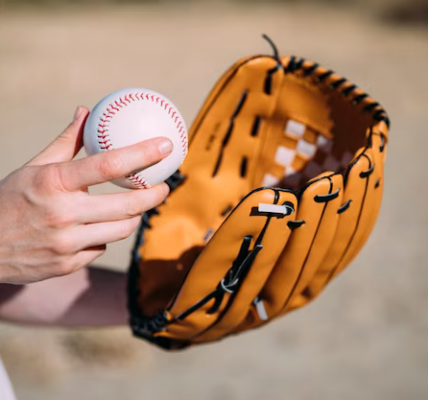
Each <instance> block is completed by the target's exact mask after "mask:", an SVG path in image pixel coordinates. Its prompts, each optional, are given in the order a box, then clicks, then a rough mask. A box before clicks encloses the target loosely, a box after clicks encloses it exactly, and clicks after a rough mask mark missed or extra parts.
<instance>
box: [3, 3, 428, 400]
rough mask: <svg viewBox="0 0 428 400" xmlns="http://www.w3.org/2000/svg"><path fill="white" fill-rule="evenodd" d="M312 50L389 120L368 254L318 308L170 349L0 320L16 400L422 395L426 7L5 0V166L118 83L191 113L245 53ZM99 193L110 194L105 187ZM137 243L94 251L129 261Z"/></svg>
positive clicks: (110, 333)
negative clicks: (381, 194)
mask: <svg viewBox="0 0 428 400" xmlns="http://www.w3.org/2000/svg"><path fill="white" fill-rule="evenodd" d="M262 33H267V34H269V35H270V36H271V37H272V38H273V39H274V40H275V42H276V44H277V45H278V47H279V48H280V51H281V53H282V54H295V55H299V56H304V57H306V58H308V59H312V60H316V61H318V62H320V63H322V64H323V65H325V66H328V67H331V68H333V69H335V70H336V71H338V72H339V73H341V74H343V75H344V76H346V77H348V78H349V79H350V80H352V81H355V82H357V83H358V84H359V85H360V86H361V87H362V88H364V89H367V90H368V91H369V93H370V94H371V95H372V96H373V97H374V98H375V99H377V100H378V101H380V102H381V103H382V104H383V105H384V107H385V108H386V110H387V111H388V112H389V114H390V116H391V120H392V132H391V141H390V145H389V148H388V161H387V165H386V189H385V198H384V203H383V208H382V211H381V215H380V218H379V221H378V223H377V226H376V228H375V231H374V233H373V234H372V236H371V238H370V239H369V242H368V244H367V245H366V246H365V247H364V249H363V251H362V252H361V254H360V255H359V256H358V257H357V259H356V260H355V261H354V262H353V263H352V265H351V266H350V267H349V268H348V269H347V270H346V272H344V273H343V274H342V275H341V276H340V277H339V278H338V279H337V280H336V281H335V282H333V284H332V285H331V286H330V288H329V289H328V290H327V291H326V292H325V293H323V294H322V295H321V296H320V298H319V299H318V300H317V301H315V302H314V303H313V304H311V305H309V306H308V307H306V308H305V309H303V310H300V311H298V312H296V313H293V314H291V315H289V316H287V317H286V318H283V319H282V320H280V321H278V322H275V323H273V324H271V325H269V326H268V327H266V328H264V329H262V330H258V331H256V332H251V333H248V334H245V335H242V336H240V337H239V338H232V339H229V340H226V341H225V342H222V343H219V344H215V345H207V346H204V347H199V348H194V349H191V350H188V351H185V352H183V353H178V354H168V353H165V352H163V351H160V350H157V349H156V348H154V347H152V346H150V345H148V344H146V343H144V342H142V341H139V340H136V339H132V337H131V335H130V333H129V331H128V329H127V328H126V327H124V328H115V329H103V330H61V329H56V330H53V329H35V328H26V327H18V326H12V325H8V324H0V356H1V357H2V358H3V361H4V363H5V365H6V368H7V369H8V371H9V372H10V375H11V379H12V381H13V384H14V386H15V389H16V392H17V396H18V399H20V400H42V399H43V400H54V399H55V400H56V399H62V400H75V399H79V400H93V399H103V400H113V399H114V400H116V399H119V398H120V399H122V400H142V399H152V400H182V399H183V400H184V399H185V400H196V399H198V400H200V399H207V400H243V399H245V400H253V399H254V400H256V399H257V400H259V399H260V398H262V399H272V400H276V399H281V400H283V399H293V400H312V399H317V400H318V399H329V400H336V399H337V400H339V399H341V400H342V399H349V400H353V399H355V400H356V399H358V400H360V399H366V400H371V399H376V400H381V399H387V400H402V399H406V400H419V399H421V400H422V399H427V398H428V379H427V376H428V342H427V336H428V314H427V311H426V310H427V308H428V285H427V281H428V270H427V266H428V265H427V264H428V261H427V260H428V250H427V239H428V206H427V198H428V190H427V185H426V183H425V179H426V172H427V170H428V163H427V161H426V160H427V155H426V152H427V148H428V134H427V126H428V100H427V98H428V78H427V65H428V1H426V0H425V1H414V0H346V1H345V0H328V1H327V0H326V1H314V0H313V1H298V0H294V1H292V0H288V1H287V0H286V1H280V0H277V1H256V0H252V1H249V0H248V1H244V0H235V1H226V0H223V1H220V0H216V1H196V0H194V1H178V0H176V1H154V0H153V1H137V0H134V1H119V0H116V1H110V2H109V1H105V0H91V1H89V0H79V1H76V0H74V1H72V0H69V1H66V0H63V1H61V0H26V1H24V0H3V1H2V2H1V3H0V135H1V139H2V140H1V147H0V177H4V176H5V175H6V174H8V173H9V172H11V171H12V170H14V169H16V168H18V167H20V166H21V165H22V164H23V163H24V162H26V161H27V160H28V159H30V158H31V157H32V156H33V155H34V154H35V153H36V152H38V151H39V150H40V149H41V148H42V147H44V146H45V145H47V144H48V143H49V142H50V141H51V140H53V138H54V137H56V136H57V135H58V134H59V133H60V131H61V130H62V129H63V128H64V127H65V126H66V125H67V124H68V122H69V121H70V120H71V118H72V116H73V113H74V109H75V107H76V106H77V105H78V104H84V105H87V106H88V107H90V108H91V107H93V106H94V105H95V103H96V102H97V101H98V100H99V99H101V98H102V97H103V96H104V95H106V94H108V93H110V92H112V91H114V90H116V89H119V88H123V87H132V86H141V87H149V88H152V89H154V90H156V91H159V92H161V93H164V94H165V95H166V96H168V97H170V98H171V99H172V100H173V101H174V103H175V104H176V105H177V106H178V107H179V108H180V110H181V111H182V113H183V115H184V117H185V119H186V121H187V124H188V125H190V124H191V122H192V120H193V118H194V117H195V115H196V113H197V111H198V109H199V107H200V106H201V104H202V101H203V100H204V98H205V97H206V95H207V93H208V91H209V90H210V89H211V87H212V85H213V84H214V83H215V81H216V80H217V79H218V78H219V76H220V75H221V74H222V73H223V72H224V71H225V70H226V69H227V68H228V67H229V66H230V65H231V64H232V63H234V62H235V61H236V60H237V59H238V58H241V57H244V56H247V55H250V54H256V53H270V51H271V50H270V49H269V48H268V46H267V44H266V43H265V42H264V41H262V40H261V34H262ZM97 190H98V191H99V192H103V191H104V192H105V191H112V190H117V189H116V188H113V186H102V187H100V188H98V189H97ZM131 244H132V239H130V240H127V241H124V242H121V243H118V244H116V245H112V246H110V248H109V250H108V252H107V254H106V255H105V256H104V257H103V259H102V262H103V263H104V264H105V265H107V266H109V268H114V269H121V270H125V269H126V268H127V265H128V261H129V253H130V247H131Z"/></svg>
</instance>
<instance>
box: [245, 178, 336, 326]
mask: <svg viewBox="0 0 428 400" xmlns="http://www.w3.org/2000/svg"><path fill="white" fill-rule="evenodd" d="M342 187H343V178H342V176H341V175H334V176H332V173H325V174H322V175H321V176H319V177H317V178H315V179H314V180H312V181H311V182H310V184H309V185H308V186H307V187H306V188H305V190H304V192H303V194H302V195H301V197H300V199H299V203H298V212H297V216H296V221H291V222H290V223H289V226H290V227H291V228H292V229H293V232H292V234H291V237H290V239H289V241H288V242H287V244H286V246H285V248H284V249H283V251H282V253H281V255H280V257H279V259H278V261H277V263H276V265H275V268H274V269H273V271H272V273H271V274H270V276H269V279H268V280H267V282H266V285H265V286H264V287H263V290H262V291H261V293H260V296H259V298H258V301H257V303H255V304H254V305H253V306H252V308H251V310H250V312H249V313H248V316H247V318H246V320H245V322H244V323H243V324H241V325H240V326H239V328H238V330H239V331H240V330H246V329H250V328H254V327H256V326H258V325H261V324H264V323H266V322H267V319H272V318H274V317H276V316H278V315H279V314H281V313H282V310H283V309H284V308H285V307H286V305H287V304H288V301H289V300H290V298H291V297H292V296H293V294H294V293H296V292H298V291H300V290H301V289H302V288H304V287H305V286H306V285H307V284H308V282H309V281H310V279H311V278H312V276H313V275H314V273H315V272H316V269H317V267H318V266H319V264H320V262H321V261H322V259H323V257H324V255H325V253H326V252H327V249H328V247H329V246H330V243H331V241H332V239H333V235H334V233H335V230H336V224H337V221H338V214H337V209H338V207H339V205H340V204H341V201H342V192H343V190H342Z"/></svg>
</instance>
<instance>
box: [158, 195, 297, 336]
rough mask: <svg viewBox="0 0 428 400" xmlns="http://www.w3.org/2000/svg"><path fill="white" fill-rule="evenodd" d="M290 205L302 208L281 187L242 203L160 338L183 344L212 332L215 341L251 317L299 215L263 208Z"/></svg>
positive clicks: (187, 285) (172, 310)
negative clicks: (262, 206)
mask: <svg viewBox="0 0 428 400" xmlns="http://www.w3.org/2000/svg"><path fill="white" fill-rule="evenodd" d="M284 203H285V204H286V206H287V207H289V209H290V210H291V209H292V210H295V209H296V204H297V200H296V198H295V196H294V194H292V193H291V192H288V191H282V190H275V189H260V190H256V191H254V192H252V193H251V194H250V195H249V196H247V197H246V198H245V199H244V200H243V201H242V202H241V203H240V205H239V206H238V207H237V208H236V209H235V210H234V211H233V212H232V214H231V215H230V216H229V217H228V218H227V219H226V221H225V222H224V224H223V225H222V226H221V227H220V229H219V230H218V232H216V234H215V235H214V236H213V238H212V239H211V240H210V241H209V243H208V244H207V246H206V248H205V250H204V251H203V252H202V254H201V255H200V256H199V258H198V259H197V261H196V263H195V265H194V266H193V267H192V269H191V271H190V272H189V275H188V276H187V278H186V280H185V282H184V284H183V286H182V288H181V290H180V291H179V293H178V296H177V297H176V299H175V300H174V301H173V303H172V305H171V306H170V307H169V308H168V311H167V315H168V320H169V323H168V324H167V327H166V330H165V331H164V332H160V333H159V334H158V335H159V336H162V337H173V338H174V339H182V340H183V339H190V338H193V337H195V336H197V335H198V334H202V333H203V332H205V331H206V332H205V334H206V335H207V336H210V337H211V338H215V337H219V336H222V335H223V333H221V332H224V330H228V329H230V328H229V324H231V325H232V326H235V318H236V319H237V320H238V319H239V318H241V319H242V318H244V317H245V315H246V312H247V311H248V305H249V304H250V303H251V301H252V300H253V299H254V298H255V296H256V295H257V294H258V293H259V291H260V290H261V288H262V286H263V284H264V282H265V280H266V279H267V277H268V275H269V273H270V270H271V269H272V267H273V266H274V264H275V262H276V260H277V258H278V256H279V254H280V252H281V251H282V249H283V247H284V243H286V241H287V240H288V237H289V234H290V229H289V228H288V227H287V223H288V222H289V221H290V220H293V219H294V216H295V212H294V211H293V212H292V213H291V214H290V215H286V216H284V215H276V214H271V213H261V212H259V211H258V206H259V204H270V205H272V204H274V205H279V206H281V207H280V208H281V209H286V206H282V205H283V204H284ZM219 249H221V250H220V251H219ZM249 261H252V262H249ZM236 323H239V321H237V322H236ZM216 324H219V328H218V330H217V331H216V332H213V333H212V334H209V333H208V331H207V329H208V328H210V329H213V327H214V326H215V325H216Z"/></svg>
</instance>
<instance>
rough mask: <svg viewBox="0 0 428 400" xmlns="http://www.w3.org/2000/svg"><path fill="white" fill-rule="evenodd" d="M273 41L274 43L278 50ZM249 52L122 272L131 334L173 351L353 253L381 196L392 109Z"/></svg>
mask: <svg viewBox="0 0 428 400" xmlns="http://www.w3.org/2000/svg"><path fill="white" fill-rule="evenodd" d="M274 50H275V49H274ZM274 52H275V54H274V56H260V55H258V56H253V57H249V58H246V59H244V60H241V61H239V62H237V63H236V64H235V65H234V66H233V67H232V68H230V69H229V70H228V71H227V72H226V73H225V74H224V75H223V76H222V77H221V78H220V80H219V82H218V83H217V84H216V85H215V87H214V89H213V90H212V92H211V94H210V95H209V97H208V99H207V100H206V102H205V104H204V106H203V107H202V110H201V111H200V113H199V115H198V117H197V118H196V121H195V122H194V124H193V127H192V129H191V131H190V137H189V139H190V148H189V154H188V157H187V159H186V161H185V163H184V164H183V166H182V170H181V173H176V174H175V175H174V176H173V177H171V178H170V179H169V180H168V183H169V184H170V186H171V188H172V193H171V195H170V197H169V198H168V200H167V201H166V203H165V204H163V205H162V206H160V207H158V208H157V209H155V210H151V211H150V212H148V213H146V214H145V215H144V216H143V222H142V225H141V229H140V232H139V236H138V240H137V244H136V248H135V251H134V254H133V261H132V265H131V268H130V272H129V309H130V314H131V327H132V329H133V332H134V334H135V335H136V336H139V337H142V338H145V339H147V340H149V341H151V342H154V343H156V344H157V345H159V346H161V347H163V348H167V349H178V348H183V347H186V346H189V345H191V344H199V343H205V342H210V341H215V340H218V339H221V338H223V337H225V336H228V335H230V334H235V333H238V332H242V331H246V330H248V329H252V328H255V327H258V326H261V325H263V324H265V323H267V322H269V321H271V320H273V319H274V318H277V317H280V316H282V315H284V314H285V313H287V312H289V311H292V310H294V309H296V308H299V307H301V306H303V305H305V304H306V303H308V302H309V301H311V300H312V299H313V298H315V297H316V296H317V295H318V293H320V292H321V290H322V289H324V287H325V286H326V285H327V284H328V283H329V282H330V281H331V280H332V279H333V278H334V277H336V276H337V275H338V274H339V273H340V272H341V271H342V270H343V269H344V268H345V267H346V265H347V264H348V263H349V262H350V261H351V260H352V259H353V258H354V257H355V255H356V254H357V253H358V252H359V251H360V249H361V247H362V246H363V244H364V243H365V241H366V240H367V238H368V236H369V235H370V232H371V231H372V229H373V226H374V224H375V221H376V218H377V215H378V212H379V208H380V205H381V200H382V191H383V166H384V161H385V155H386V143H387V140H388V126H389V120H388V117H387V115H386V113H385V111H384V110H383V109H382V107H381V106H380V105H379V104H378V103H377V102H375V101H374V100H373V99H372V98H371V97H369V96H368V95H367V94H366V93H365V92H364V91H362V90H360V89H358V88H357V87H356V86H355V85H353V84H352V83H350V82H349V81H348V80H347V79H345V78H343V77H341V76H339V75H337V74H336V73H334V72H333V71H331V70H329V69H326V68H323V67H321V66H319V65H318V64H316V63H313V62H310V61H305V60H304V59H298V58H296V57H282V58H280V57H279V56H278V55H277V52H276V50H275V51H274Z"/></svg>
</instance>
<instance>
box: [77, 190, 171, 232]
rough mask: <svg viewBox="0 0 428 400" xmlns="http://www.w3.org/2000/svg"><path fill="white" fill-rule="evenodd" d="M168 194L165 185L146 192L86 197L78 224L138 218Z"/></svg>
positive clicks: (135, 191)
mask: <svg viewBox="0 0 428 400" xmlns="http://www.w3.org/2000/svg"><path fill="white" fill-rule="evenodd" d="M168 193H169V187H168V185H167V184H166V183H161V184H160V185H157V186H154V187H152V188H150V189H146V190H134V191H130V192H126V193H119V194H109V195H100V196H87V198H86V199H85V202H84V204H82V206H81V207H80V210H79V215H78V218H79V220H78V222H80V223H83V224H88V223H97V222H111V221H119V220H124V219H130V218H134V217H136V216H140V215H141V214H142V213H144V212H145V211H147V210H150V209H152V208H154V207H156V206H158V205H159V204H161V203H162V202H163V201H164V200H165V198H166V196H167V195H168Z"/></svg>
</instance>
